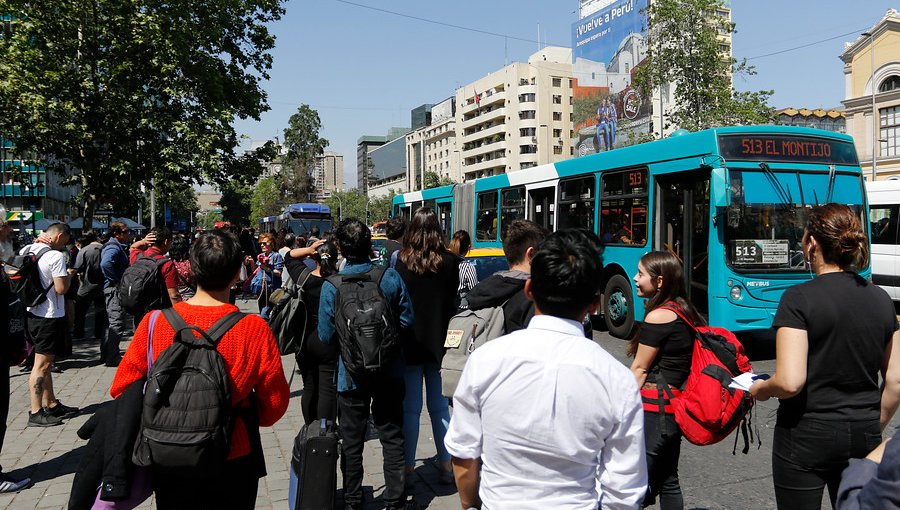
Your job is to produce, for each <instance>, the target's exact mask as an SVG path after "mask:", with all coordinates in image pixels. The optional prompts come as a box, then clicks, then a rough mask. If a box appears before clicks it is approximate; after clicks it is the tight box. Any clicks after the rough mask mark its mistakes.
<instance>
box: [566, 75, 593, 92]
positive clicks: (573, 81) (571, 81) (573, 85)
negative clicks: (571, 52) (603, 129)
mask: <svg viewBox="0 0 900 510" xmlns="http://www.w3.org/2000/svg"><path fill="white" fill-rule="evenodd" d="M591 74H593V73H591ZM573 87H575V80H569V88H570V89H571V88H573Z"/></svg>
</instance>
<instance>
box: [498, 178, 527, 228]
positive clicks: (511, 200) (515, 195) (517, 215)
mask: <svg viewBox="0 0 900 510" xmlns="http://www.w3.org/2000/svg"><path fill="white" fill-rule="evenodd" d="M500 196H501V197H502V200H501V201H500V233H501V235H500V239H503V237H504V235H505V234H506V229H507V228H509V224H510V223H512V222H514V221H516V220H524V219H525V186H521V187H518V188H511V189H505V190H503V191H502V192H501V193H500Z"/></svg>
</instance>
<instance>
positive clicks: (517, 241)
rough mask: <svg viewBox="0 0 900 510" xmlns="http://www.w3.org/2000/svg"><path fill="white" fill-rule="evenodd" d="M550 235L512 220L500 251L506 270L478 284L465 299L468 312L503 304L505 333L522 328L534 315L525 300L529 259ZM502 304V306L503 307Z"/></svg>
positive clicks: (542, 230)
mask: <svg viewBox="0 0 900 510" xmlns="http://www.w3.org/2000/svg"><path fill="white" fill-rule="evenodd" d="M548 234H549V232H548V231H547V229H545V228H544V227H541V226H540V225H538V224H537V223H534V222H531V221H528V220H515V221H513V222H512V223H510V224H509V227H508V228H507V229H506V235H504V237H503V251H504V253H505V254H506V260H507V262H509V269H508V270H505V271H498V272H497V273H495V274H493V275H491V276H489V277H487V278H485V279H484V280H482V281H480V282H478V285H476V286H475V287H474V288H473V289H472V290H471V291H469V293H468V294H467V295H466V299H467V300H468V302H469V309H470V310H480V309H482V308H490V307H493V306H500V305H503V316H504V331H505V332H506V333H512V332H513V331H517V330H520V329H523V328H524V327H525V326H527V325H528V321H530V320H531V317H532V316H533V315H534V306H533V304H532V303H531V301H529V300H528V298H526V297H525V292H524V289H525V281H526V280H528V277H529V275H530V273H531V257H532V256H533V255H534V250H535V248H536V247H537V245H538V244H540V242H541V241H542V240H543V239H545V238H546V237H547V235H548ZM504 303H505V304H504Z"/></svg>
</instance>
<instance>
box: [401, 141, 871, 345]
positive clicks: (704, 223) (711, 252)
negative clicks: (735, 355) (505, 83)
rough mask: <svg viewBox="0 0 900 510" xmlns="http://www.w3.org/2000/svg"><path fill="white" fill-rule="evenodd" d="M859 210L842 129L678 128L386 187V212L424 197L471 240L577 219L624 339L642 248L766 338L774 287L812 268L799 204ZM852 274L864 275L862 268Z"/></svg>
mask: <svg viewBox="0 0 900 510" xmlns="http://www.w3.org/2000/svg"><path fill="white" fill-rule="evenodd" d="M827 202H840V203H844V204H848V205H850V206H851V207H853V208H854V209H855V210H856V211H858V213H859V215H860V219H861V220H862V221H863V224H864V225H865V226H866V231H867V232H868V225H869V218H868V210H867V205H866V199H865V188H864V184H863V178H862V174H861V171H860V167H859V161H858V158H857V155H856V150H855V148H854V146H853V140H852V139H851V138H850V137H849V136H847V135H844V134H839V133H832V132H829V131H821V130H816V129H807V128H797V127H787V126H747V127H724V128H717V129H709V130H705V131H700V132H696V133H688V132H686V131H681V132H676V133H675V134H674V135H673V136H672V137H669V138H666V139H663V140H658V141H655V142H650V143H645V144H641V145H635V146H631V147H625V148H621V149H616V150H613V151H610V152H604V153H600V154H593V155H589V156H584V157H580V158H576V159H571V160H567V161H561V162H558V163H553V164H548V165H542V166H537V167H533V168H529V169H525V170H521V171H516V172H511V173H508V174H501V175H495V176H491V177H484V178H481V179H477V180H474V181H469V182H465V183H461V184H456V185H453V186H444V187H440V188H433V189H428V190H424V191H420V192H413V193H406V194H403V195H398V196H396V197H394V200H393V204H392V205H393V207H392V214H394V215H397V214H402V215H405V216H409V215H411V214H412V212H413V210H414V209H415V208H418V207H419V206H421V205H426V206H429V207H433V208H434V209H435V211H436V212H437V214H438V216H439V218H440V219H441V221H442V224H443V225H444V229H445V231H446V232H447V233H448V234H449V233H452V232H455V231H456V230H459V229H465V230H467V231H469V232H470V234H472V237H473V248H486V247H501V242H500V240H501V239H502V235H503V231H504V227H505V226H506V225H508V224H509V223H510V222H511V221H513V220H516V219H519V218H525V219H528V220H531V221H534V222H536V223H538V224H540V225H543V226H544V227H546V228H548V229H550V230H557V229H565V228H587V229H590V230H592V231H594V232H595V233H597V234H598V236H600V238H601V239H602V240H603V241H604V243H605V245H606V249H605V251H604V254H603V262H604V267H605V269H604V275H603V281H602V282H601V283H602V286H601V289H603V315H604V320H605V322H606V326H607V327H608V329H609V331H610V332H611V333H612V334H613V335H615V336H617V337H620V338H627V337H629V335H630V334H631V332H632V329H633V327H634V325H635V322H636V321H641V320H642V319H643V317H644V310H643V306H641V305H640V303H639V302H638V300H636V299H635V297H636V295H637V293H636V290H635V287H634V282H633V281H632V275H634V274H635V272H636V271H637V264H638V260H639V259H640V257H641V256H642V255H643V254H645V253H647V252H648V251H651V250H666V251H669V252H671V253H672V254H674V255H675V256H676V257H678V259H679V260H680V261H682V263H683V265H684V266H683V267H684V278H685V281H686V284H687V288H688V294H689V297H690V298H691V300H692V302H693V303H695V304H696V305H697V307H698V308H699V309H700V311H701V312H702V313H703V314H704V315H705V316H706V317H707V318H708V320H709V322H710V324H713V325H715V326H720V327H725V328H728V329H730V330H732V331H734V332H737V333H744V335H743V336H744V337H745V338H747V337H749V338H747V340H751V341H752V340H754V336H755V335H760V336H762V338H768V339H771V338H772V335H771V329H770V328H771V326H772V320H773V318H774V315H775V310H776V309H777V307H778V302H779V300H780V299H781V296H782V294H783V293H784V291H785V290H786V289H787V288H788V287H790V286H792V285H796V284H797V283H800V282H804V281H807V280H809V279H810V278H811V277H812V274H811V273H810V271H809V269H808V268H807V265H806V263H805V260H804V256H803V250H802V248H801V246H800V244H801V239H802V236H803V227H804V225H805V220H806V214H807V210H808V207H810V206H812V205H816V204H823V203H827ZM862 273H863V274H864V275H865V276H868V275H869V268H868V267H867V268H863V270H862Z"/></svg>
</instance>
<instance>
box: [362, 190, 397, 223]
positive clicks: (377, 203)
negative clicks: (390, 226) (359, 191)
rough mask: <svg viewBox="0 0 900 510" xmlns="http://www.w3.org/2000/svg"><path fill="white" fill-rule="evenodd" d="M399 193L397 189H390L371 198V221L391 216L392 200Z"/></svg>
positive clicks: (382, 219)
mask: <svg viewBox="0 0 900 510" xmlns="http://www.w3.org/2000/svg"><path fill="white" fill-rule="evenodd" d="M397 194H399V193H398V191H397V190H394V189H392V190H388V194H387V195H384V196H380V197H378V198H373V199H371V200H369V219H370V220H371V223H373V224H374V223H377V222H379V221H385V220H387V219H388V218H390V217H391V201H392V200H393V199H394V196H396V195H397Z"/></svg>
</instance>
